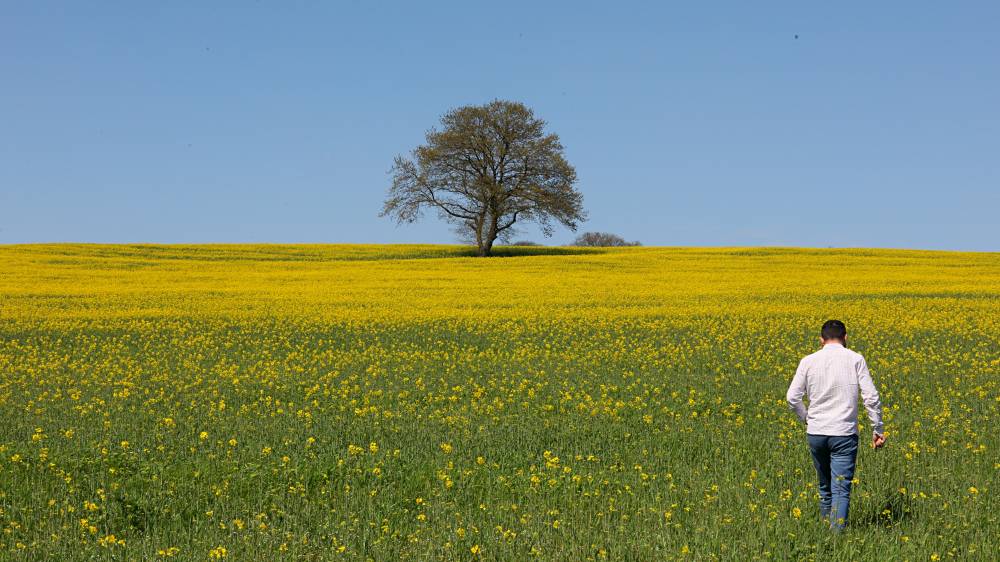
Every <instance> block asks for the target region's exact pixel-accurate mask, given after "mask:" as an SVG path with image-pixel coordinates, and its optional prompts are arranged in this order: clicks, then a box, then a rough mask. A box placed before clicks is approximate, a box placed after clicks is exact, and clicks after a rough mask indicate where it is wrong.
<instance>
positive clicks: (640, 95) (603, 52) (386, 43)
mask: <svg viewBox="0 0 1000 562" xmlns="http://www.w3.org/2000/svg"><path fill="white" fill-rule="evenodd" d="M665 4H668V3H665V2H646V3H636V4H629V3H626V2H617V1H616V2H610V1H609V2H594V3H587V2H566V3H561V4H557V3H554V2H553V3H549V2H541V1H538V2H524V3H521V2H474V1H469V0H467V1H464V2H437V1H434V2H430V1H428V2H414V1H406V2H398V3H396V2H385V1H370V2H369V1H355V2H334V1H330V2H318V1H317V2H248V1H244V2H202V1H197V2H132V1H123V2H110V1H109V2H76V1H72V2H69V1H68V2H20V1H13V0H4V1H3V2H2V3H0V243H14V242H43V241H85V242H379V243H383V242H446V243H450V242H453V241H454V236H453V235H452V233H451V231H450V229H449V227H448V226H447V225H445V224H443V223H441V222H440V221H438V220H437V219H436V218H435V217H434V216H433V214H431V215H428V216H427V218H426V219H425V220H424V221H423V222H422V223H419V224H416V225H410V226H400V227H397V226H395V224H394V223H392V222H390V221H389V220H388V219H383V218H379V217H378V216H377V213H378V211H379V208H380V206H381V202H382V199H383V197H384V195H385V190H386V188H387V187H388V185H389V176H388V175H387V171H388V169H389V167H390V165H391V163H392V159H393V157H394V156H395V155H396V154H399V153H405V152H408V151H409V150H410V149H412V148H413V147H414V146H416V145H417V144H419V143H420V142H421V141H422V139H423V134H424V132H425V131H426V130H427V129H428V128H430V127H432V126H433V125H435V124H436V122H437V119H438V117H440V115H441V114H442V113H443V112H444V111H446V110H448V109H449V108H452V107H455V106H459V105H465V104H476V103H483V102H486V101H489V100H491V99H494V98H502V99H512V100H519V101H522V102H524V103H526V104H528V105H529V106H530V107H532V108H534V110H535V111H536V113H537V114H538V115H539V116H540V117H542V118H543V119H545V120H546V121H548V123H549V127H550V129H551V130H552V131H554V132H556V133H558V134H559V135H560V137H561V138H562V140H563V144H564V145H565V147H566V154H567V157H568V158H569V160H570V162H571V163H572V164H574V165H575V166H576V168H577V173H578V175H579V184H578V187H579V189H580V190H581V191H582V192H583V193H584V201H585V205H586V207H587V209H588V211H589V213H590V217H591V218H590V220H589V221H588V222H587V223H585V224H584V225H583V226H582V229H583V230H605V231H612V232H616V233H619V234H621V235H622V236H624V237H625V238H627V239H637V240H641V241H642V242H643V243H645V244H646V245H792V246H875V247H912V248H945V249H969V250H1000V225H998V223H1000V220H998V219H997V212H998V210H1000V32H998V30H1000V3H997V2H995V1H983V2H940V1H933V2H914V1H879V2H804V1H801V0H797V1H788V2H745V1H739V2H672V3H669V4H670V5H669V6H665ZM796 35H798V38H797V39H796V37H795V36H796ZM523 237H524V238H530V239H536V240H540V241H545V239H543V238H541V237H540V235H538V233H537V231H535V230H529V231H527V232H526V233H525V234H524V236H523ZM572 237H573V233H571V232H569V231H567V230H560V231H558V232H557V233H556V235H555V236H554V237H553V238H551V239H548V240H547V241H548V243H556V244H557V243H566V242H569V241H570V240H572Z"/></svg>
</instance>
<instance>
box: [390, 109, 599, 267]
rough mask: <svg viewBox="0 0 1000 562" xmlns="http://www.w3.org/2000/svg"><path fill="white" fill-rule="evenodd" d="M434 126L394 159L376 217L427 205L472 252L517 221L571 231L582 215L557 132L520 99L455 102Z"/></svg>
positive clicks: (417, 211) (402, 214) (404, 216)
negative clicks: (423, 138) (466, 241)
mask: <svg viewBox="0 0 1000 562" xmlns="http://www.w3.org/2000/svg"><path fill="white" fill-rule="evenodd" d="M441 127H442V128H441V130H440V131H439V130H436V129H431V130H430V131H428V132H427V136H426V138H427V142H426V144H424V145H422V146H418V147H417V148H416V149H414V150H413V152H412V153H411V157H410V158H406V157H404V156H397V157H396V160H395V163H394V164H393V166H392V170H391V173H392V175H393V177H392V187H391V188H389V193H388V196H387V198H386V200H385V205H384V206H383V208H382V212H381V213H380V216H388V217H391V218H394V219H395V220H396V222H397V223H412V222H414V221H416V220H417V219H418V218H420V216H421V215H422V212H423V211H424V209H427V208H430V209H433V210H435V211H437V213H438V215H439V216H440V217H441V218H443V219H445V220H447V221H449V222H451V223H453V224H455V225H456V228H457V230H458V231H459V234H460V235H463V236H465V237H467V238H468V239H470V240H472V241H475V244H476V246H477V247H478V250H479V251H478V253H479V255H480V256H489V255H490V252H491V250H492V248H493V243H494V242H496V240H497V239H498V238H499V239H501V240H507V239H509V237H510V235H511V234H512V233H513V230H512V227H513V226H514V224H515V223H516V222H518V221H526V222H534V223H535V224H537V225H539V226H540V227H541V231H542V233H543V234H544V235H545V236H551V235H552V233H553V230H554V223H559V224H562V225H564V226H566V227H567V228H569V229H570V230H573V231H575V230H576V227H577V223H578V222H581V221H584V220H586V213H585V212H584V210H583V195H582V194H580V192H579V191H576V190H575V189H574V188H573V184H574V183H576V170H574V169H573V167H572V166H570V164H569V162H567V161H566V158H565V157H563V146H562V144H560V142H559V137H558V136H557V135H556V134H554V133H546V132H545V121H542V120H541V119H538V118H536V117H535V115H534V113H533V112H532V111H531V110H530V109H528V108H527V107H525V106H524V104H521V103H517V102H510V101H502V100H495V101H493V102H490V103H488V104H486V105H478V106H466V107H459V108H457V109H453V110H451V111H449V112H448V113H445V114H444V116H443V117H441Z"/></svg>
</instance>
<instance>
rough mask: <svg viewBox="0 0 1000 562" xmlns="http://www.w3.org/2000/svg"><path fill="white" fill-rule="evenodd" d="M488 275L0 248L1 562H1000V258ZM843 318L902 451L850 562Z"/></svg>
mask: <svg viewBox="0 0 1000 562" xmlns="http://www.w3.org/2000/svg"><path fill="white" fill-rule="evenodd" d="M500 253H501V254H504V257H498V258H493V259H477V258H472V257H469V256H468V252H467V251H466V250H465V249H463V248H459V247H455V246H270V245H260V246H225V245H221V246H99V245H51V246H47V245H32V246H2V247H0V415H2V424H0V528H2V530H3V532H2V533H0V559H9V560H43V559H51V560H140V559H144V560H157V559H164V560H212V559H228V560H276V559H288V560H340V559H343V560H377V561H381V560H532V559H538V560H573V561H578V560H579V561H583V560H643V561H645V560H671V559H677V560H687V559H691V560H770V559H773V560H788V559H804V560H809V559H838V560H890V559H891V560H950V559H961V560H992V559H996V557H997V553H998V552H1000V538H998V537H1000V520H998V518H1000V515H998V513H1000V511H998V508H1000V502H998V500H997V489H996V488H997V482H998V479H997V476H998V472H1000V455H998V451H1000V443H998V438H997V431H996V428H997V425H998V423H1000V384H998V383H1000V254H975V253H944V252H922V251H893V250H792V249H739V248H717V249H716V248H713V249H667V248H627V249H620V250H571V249H567V248H550V249H534V250H530V249H529V250H524V249H516V248H501V249H500ZM828 318H839V319H841V320H844V321H845V322H846V323H847V326H848V330H849V331H850V342H851V345H852V347H854V348H855V349H857V350H859V351H860V352H861V353H863V354H865V356H866V357H867V359H868V364H869V365H870V367H871V370H872V373H873V377H874V380H875V383H876V385H877V386H878V387H879V390H880V391H881V393H882V399H883V403H884V405H885V412H884V418H885V421H886V431H887V433H888V438H889V442H888V445H887V446H886V448H885V449H883V450H878V451H875V450H872V449H870V448H867V447H865V448H862V450H861V452H860V453H859V460H858V462H859V466H858V471H857V482H856V484H855V489H854V490H855V491H854V499H853V501H852V504H851V515H850V525H851V527H850V528H849V529H848V530H847V531H846V532H845V533H844V534H842V535H839V536H832V535H831V534H830V533H829V532H828V530H827V529H826V528H825V527H824V525H823V524H822V523H821V522H820V520H819V516H818V510H817V507H816V501H815V493H816V487H815V473H814V472H813V468H812V465H811V463H810V460H809V454H808V450H807V446H806V440H805V433H804V428H803V427H802V426H801V425H800V424H798V422H797V420H796V419H795V417H794V415H793V414H792V413H791V412H790V411H789V410H788V408H787V406H786V404H785V402H784V393H785V389H786V388H787V385H788V382H789V380H790V379H791V376H792V374H793V372H794V369H795V366H796V365H797V363H798V360H799V358H800V357H801V356H803V355H805V354H807V353H810V352H812V351H814V350H815V349H817V347H818V341H817V333H818V329H819V326H820V324H821V323H822V321H824V320H826V319H828ZM862 428H863V432H862V435H863V437H866V436H868V435H870V433H869V431H868V426H867V422H863V423H862Z"/></svg>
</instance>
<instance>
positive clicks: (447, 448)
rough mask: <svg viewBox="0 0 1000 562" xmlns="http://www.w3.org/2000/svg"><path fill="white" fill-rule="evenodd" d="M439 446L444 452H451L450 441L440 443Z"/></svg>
mask: <svg viewBox="0 0 1000 562" xmlns="http://www.w3.org/2000/svg"><path fill="white" fill-rule="evenodd" d="M440 447H441V450H442V451H444V452H445V454H448V453H451V451H452V447H451V443H441V445H440Z"/></svg>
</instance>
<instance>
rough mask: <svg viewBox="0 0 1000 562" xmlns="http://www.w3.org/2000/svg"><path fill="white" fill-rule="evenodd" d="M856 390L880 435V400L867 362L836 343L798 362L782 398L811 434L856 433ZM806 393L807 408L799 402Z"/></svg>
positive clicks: (873, 426) (876, 431)
mask: <svg viewBox="0 0 1000 562" xmlns="http://www.w3.org/2000/svg"><path fill="white" fill-rule="evenodd" d="M858 391H860V392H861V398H862V400H863V401H864V403H865V410H867V411H868V419H869V420H871V422H872V431H874V432H875V433H877V434H879V435H881V434H882V402H881V401H880V400H879V396H878V390H876V389H875V384H874V383H873V382H872V377H871V373H869V372H868V364H867V363H865V358H864V357H862V356H861V354H860V353H856V352H854V351H852V350H850V349H847V348H846V347H844V346H843V345H841V344H839V343H828V344H825V345H824V346H823V349H820V350H819V351H817V352H816V353H813V354H810V355H807V356H805V357H803V358H802V361H800V362H799V368H798V369H796V370H795V377H794V378H793V379H792V384H791V385H790V386H789V387H788V393H787V394H786V396H785V398H786V399H787V400H788V405H789V406H791V408H792V410H794V411H795V415H797V416H798V417H799V419H800V420H801V421H804V422H806V433H810V434H813V435H852V434H857V433H858ZM805 394H808V397H809V409H808V411H807V410H806V407H805V406H804V405H803V404H802V396H803V395H805Z"/></svg>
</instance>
